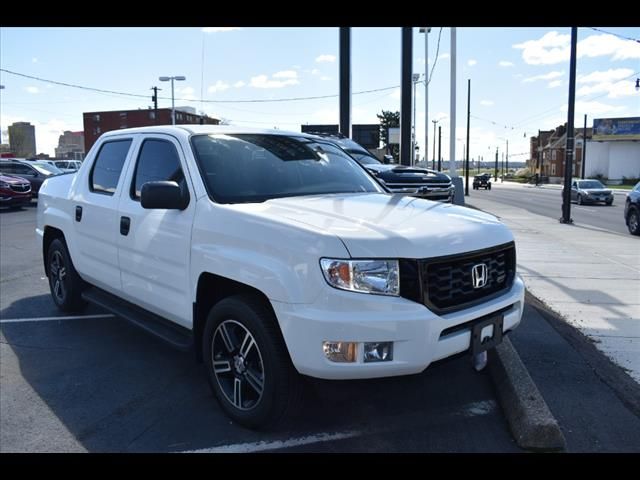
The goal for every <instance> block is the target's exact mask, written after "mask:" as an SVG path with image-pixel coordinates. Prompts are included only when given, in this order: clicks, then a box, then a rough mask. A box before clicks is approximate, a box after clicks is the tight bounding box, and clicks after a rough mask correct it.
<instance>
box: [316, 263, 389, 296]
mask: <svg viewBox="0 0 640 480" xmlns="http://www.w3.org/2000/svg"><path fill="white" fill-rule="evenodd" d="M320 267H321V268H322V273H323V274H324V278H325V279H326V280H327V283H329V285H331V286H332V287H335V288H339V289H341V290H350V291H352V292H361V293H375V294H378V295H396V296H397V295H399V294H400V280H399V267H398V261H397V260H339V259H333V258H322V259H320Z"/></svg>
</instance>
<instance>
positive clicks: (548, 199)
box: [469, 182, 629, 234]
mask: <svg viewBox="0 0 640 480" xmlns="http://www.w3.org/2000/svg"><path fill="white" fill-rule="evenodd" d="M492 187H493V188H492V189H491V190H472V189H470V190H469V195H470V197H471V198H473V197H478V198H486V199H487V200H491V201H494V202H500V203H503V204H506V205H512V206H515V207H520V208H524V209H525V210H528V211H530V212H532V213H536V214H538V215H544V216H546V217H550V218H556V219H559V218H560V217H561V216H562V196H561V193H562V190H561V189H559V188H557V187H556V188H554V187H551V186H544V187H535V186H533V185H520V184H513V183H504V184H501V183H500V182H493V185H492ZM625 197H626V194H625V193H617V192H616V193H615V194H614V200H613V205H611V206H607V205H604V204H595V205H578V204H576V203H572V204H571V218H572V219H573V221H574V222H575V223H578V224H581V225H589V226H592V227H598V228H604V229H606V230H610V231H613V232H617V233H624V234H628V233H629V230H627V226H626V225H625V223H624V201H625Z"/></svg>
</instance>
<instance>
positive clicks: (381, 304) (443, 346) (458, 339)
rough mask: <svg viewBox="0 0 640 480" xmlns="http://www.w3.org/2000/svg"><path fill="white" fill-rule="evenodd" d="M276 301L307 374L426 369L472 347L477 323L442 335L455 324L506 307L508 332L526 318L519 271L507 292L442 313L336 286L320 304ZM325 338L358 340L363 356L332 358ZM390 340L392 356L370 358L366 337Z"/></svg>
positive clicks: (346, 375)
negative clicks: (366, 352) (380, 359)
mask: <svg viewBox="0 0 640 480" xmlns="http://www.w3.org/2000/svg"><path fill="white" fill-rule="evenodd" d="M271 303H272V305H273V308H274V311H275V313H276V317H277V318H278V321H279V323H280V327H281V330H282V333H283V336H284V339H285V342H286V344H287V348H288V350H289V354H290V356H291V359H292V361H293V365H294V366H295V367H296V369H297V370H298V372H300V373H301V374H304V375H309V376H311V377H316V378H323V379H355V378H376V377H390V376H397V375H409V374H414V373H420V372H422V371H423V370H424V369H425V368H427V367H428V366H429V365H430V364H431V363H432V362H434V361H436V360H441V359H444V358H446V357H450V356H452V355H455V354H458V353H461V352H465V351H466V350H468V349H469V348H470V344H471V326H469V327H468V328H463V329H460V330H456V331H453V332H452V333H450V334H447V335H442V332H443V331H444V330H446V329H451V327H455V326H457V325H462V324H466V323H467V322H472V321H473V320H475V319H479V318H481V317H486V316H487V315H491V314H492V313H494V312H497V311H499V310H503V309H506V310H505V311H504V313H503V315H504V324H503V332H507V331H509V330H512V329H514V328H515V327H516V326H517V325H518V324H519V323H520V320H521V318H522V311H523V308H524V284H523V282H522V280H521V279H520V277H519V276H516V279H515V281H514V283H513V286H512V287H511V289H510V290H509V291H508V292H506V293H504V294H503V295H501V296H499V297H497V298H494V299H491V300H489V301H487V302H486V303H483V304H480V305H476V306H474V307H471V308H468V309H466V310H461V311H458V312H454V313H451V314H447V315H442V316H439V315H436V314H434V313H432V312H431V311H429V310H428V309H427V308H426V307H425V306H424V305H421V304H419V303H416V302H413V301H411V300H407V299H404V298H401V297H385V296H379V295H366V294H357V293H352V292H342V291H340V290H335V289H332V288H331V287H328V291H327V292H323V294H322V295H320V298H319V299H318V301H316V303H314V304H304V305H303V304H287V303H281V302H274V301H272V302H271ZM449 331H451V330H449ZM324 341H344V342H357V343H358V355H357V358H358V360H357V361H356V362H354V363H336V362H331V361H329V360H328V359H327V358H326V357H325V355H324V353H323V350H322V342H324ZM389 341H392V342H394V344H393V360H392V361H389V362H380V363H364V361H363V343H364V342H389Z"/></svg>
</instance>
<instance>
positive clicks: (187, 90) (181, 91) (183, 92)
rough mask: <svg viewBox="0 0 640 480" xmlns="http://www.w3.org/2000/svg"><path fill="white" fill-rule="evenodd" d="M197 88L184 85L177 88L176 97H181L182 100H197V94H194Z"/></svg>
mask: <svg viewBox="0 0 640 480" xmlns="http://www.w3.org/2000/svg"><path fill="white" fill-rule="evenodd" d="M194 93H195V90H194V89H193V87H182V88H176V99H178V98H180V99H182V100H195V99H196V96H195V95H194Z"/></svg>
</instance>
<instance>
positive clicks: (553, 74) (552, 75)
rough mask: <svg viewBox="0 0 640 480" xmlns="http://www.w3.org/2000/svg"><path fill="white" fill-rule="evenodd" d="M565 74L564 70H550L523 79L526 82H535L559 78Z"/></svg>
mask: <svg viewBox="0 0 640 480" xmlns="http://www.w3.org/2000/svg"><path fill="white" fill-rule="evenodd" d="M563 75H564V71H563V72H549V73H545V74H543V75H535V76H533V77H527V78H525V79H524V80H523V82H524V83H528V82H535V81H537V80H553V79H554V78H558V77H561V76H563Z"/></svg>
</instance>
